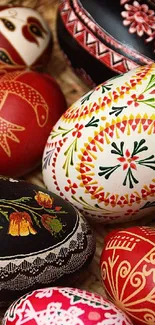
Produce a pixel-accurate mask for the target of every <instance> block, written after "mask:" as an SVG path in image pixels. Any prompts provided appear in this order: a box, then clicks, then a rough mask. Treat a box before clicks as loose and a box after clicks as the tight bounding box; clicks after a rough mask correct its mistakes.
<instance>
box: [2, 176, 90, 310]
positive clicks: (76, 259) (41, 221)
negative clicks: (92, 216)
mask: <svg viewBox="0 0 155 325" xmlns="http://www.w3.org/2000/svg"><path fill="white" fill-rule="evenodd" d="M0 242H1V245H0V266H1V267H0V306H2V305H4V304H5V303H8V302H9V301H10V300H14V299H16V298H18V297H19V296H20V295H22V294H24V293H25V292H28V290H34V289H37V288H39V287H41V286H43V287H45V286H47V285H49V284H50V285H53V284H58V285H60V284H61V285H62V284H64V283H65V284H66V283H68V284H70V283H73V282H74V281H75V280H76V278H77V277H78V274H77V272H78V273H79V270H80V269H81V270H83V268H84V267H86V266H88V264H89V262H90V261H91V259H92V257H93V254H94V251H95V239H94V236H93V233H92V230H91V229H90V227H89V225H88V223H87V222H86V221H85V219H84V218H83V217H82V215H81V214H80V213H79V212H78V210H76V209H74V207H73V206H72V205H70V204H69V203H68V202H65V201H64V200H63V199H62V198H60V197H59V196H57V195H55V194H54V193H51V192H48V191H46V190H45V189H44V188H41V187H38V186H36V185H33V184H30V183H28V182H25V181H19V180H16V179H13V178H5V177H3V176H1V178H0Z"/></svg>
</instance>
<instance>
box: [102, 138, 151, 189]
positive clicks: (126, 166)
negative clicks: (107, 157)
mask: <svg viewBox="0 0 155 325" xmlns="http://www.w3.org/2000/svg"><path fill="white" fill-rule="evenodd" d="M145 143H146V140H145V139H141V140H140V141H139V142H138V141H134V145H133V151H132V153H131V154H130V152H129V150H128V149H127V150H125V152H124V142H123V141H121V142H120V147H119V146H118V145H117V144H116V143H115V142H112V144H111V146H112V147H113V148H114V149H112V150H111V153H112V154H115V155H118V156H120V158H117V160H119V161H120V162H121V164H118V165H114V166H108V167H103V166H100V167H99V170H100V172H99V173H98V175H99V176H104V177H105V179H109V177H110V176H111V175H112V174H113V173H114V172H115V171H116V170H117V169H118V168H119V167H121V166H122V167H123V171H125V170H127V172H126V176H125V178H124V181H123V186H126V185H127V183H129V187H130V188H133V187H134V184H138V183H139V181H138V180H137V179H136V177H135V176H134V174H133V170H134V171H136V169H137V168H136V164H137V165H141V166H144V167H148V168H151V169H153V170H155V159H154V158H155V156H154V155H151V156H149V157H147V158H145V159H141V160H139V156H137V154H138V153H141V152H143V151H147V150H148V147H147V146H146V145H144V144H145Z"/></svg>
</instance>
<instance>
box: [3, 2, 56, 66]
mask: <svg viewBox="0 0 155 325" xmlns="http://www.w3.org/2000/svg"><path fill="white" fill-rule="evenodd" d="M52 46H53V39H52V34H51V31H50V29H49V27H48V25H47V23H46V22H45V20H44V18H43V17H42V16H41V15H40V13H39V12H37V11H36V10H34V9H31V8H26V7H18V6H13V7H12V6H0V69H13V68H17V67H18V68H22V67H23V68H24V67H31V68H34V67H35V68H40V67H42V66H45V65H46V64H47V63H48V61H49V59H50V56H51V50H52Z"/></svg>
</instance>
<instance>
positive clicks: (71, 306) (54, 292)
mask: <svg viewBox="0 0 155 325" xmlns="http://www.w3.org/2000/svg"><path fill="white" fill-rule="evenodd" d="M33 323H34V324H47V325H62V324H63V325H87V324H88V325H104V324H109V325H110V324H116V325H118V324H119V325H121V324H122V325H131V324H132V323H131V321H130V320H129V318H128V317H127V316H126V315H125V314H124V313H122V312H121V311H120V310H119V309H118V308H117V307H115V306H114V305H113V304H112V303H111V302H109V301H108V300H107V299H105V298H102V297H101V296H99V295H98V294H96V293H91V292H87V291H85V290H80V289H76V288H67V287H60V288H58V287H54V288H45V289H40V290H36V291H33V292H30V293H29V294H27V295H26V296H23V297H21V298H20V299H19V300H18V301H16V302H15V303H13V304H12V305H11V306H10V308H9V309H8V310H7V311H6V314H5V316H4V319H3V325H9V324H12V325H19V324H33Z"/></svg>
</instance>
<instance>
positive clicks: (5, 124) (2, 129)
mask: <svg viewBox="0 0 155 325" xmlns="http://www.w3.org/2000/svg"><path fill="white" fill-rule="evenodd" d="M24 130H25V128H24V127H22V126H19V125H16V124H14V123H11V122H9V121H7V120H4V119H3V118H2V117H0V146H1V147H2V149H3V150H4V151H5V153H6V154H7V155H8V157H11V150H10V147H9V144H8V141H7V138H9V139H11V140H12V141H15V142H17V143H19V142H20V141H19V139H18V138H17V137H16V135H15V134H14V132H17V131H24Z"/></svg>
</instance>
